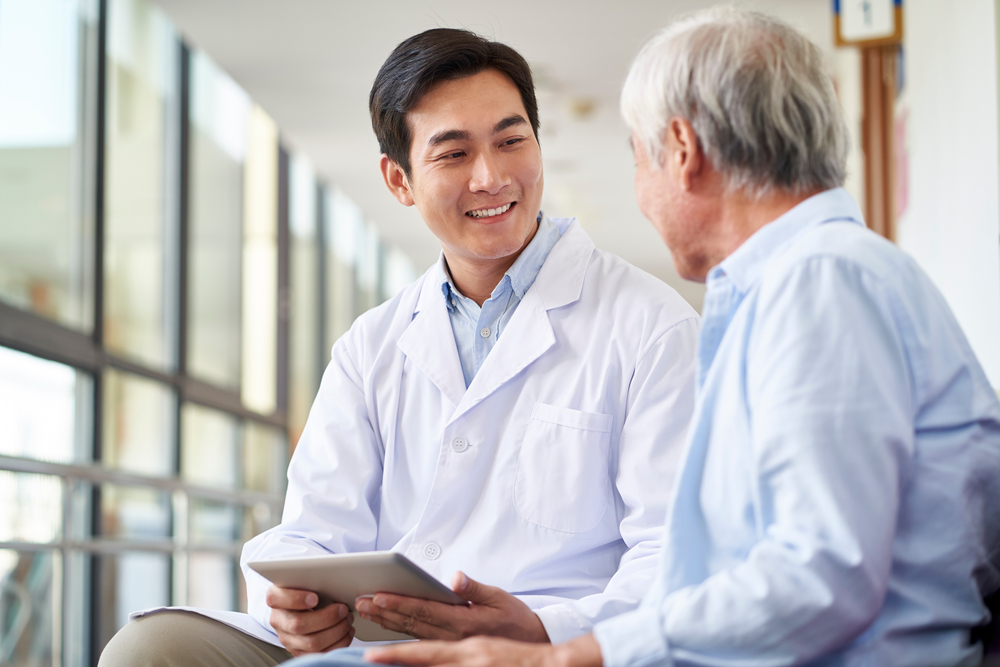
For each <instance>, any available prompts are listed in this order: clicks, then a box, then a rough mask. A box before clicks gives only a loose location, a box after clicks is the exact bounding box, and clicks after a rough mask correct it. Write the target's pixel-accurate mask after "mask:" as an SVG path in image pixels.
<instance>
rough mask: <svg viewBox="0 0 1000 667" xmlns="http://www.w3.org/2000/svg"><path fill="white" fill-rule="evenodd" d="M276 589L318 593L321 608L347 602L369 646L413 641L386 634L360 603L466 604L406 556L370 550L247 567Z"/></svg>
mask: <svg viewBox="0 0 1000 667" xmlns="http://www.w3.org/2000/svg"><path fill="white" fill-rule="evenodd" d="M247 565H249V566H250V567H251V568H253V569H254V570H255V571H257V572H259V573H260V574H261V575H263V576H264V578H265V579H267V580H268V581H270V582H271V583H272V584H274V585H276V586H281V587H282V588H298V589H300V590H306V591H313V592H315V593H316V594H317V595H319V598H320V606H325V605H326V604H330V603H331V602H341V603H343V604H345V605H347V608H348V609H350V610H351V612H352V613H353V614H354V630H355V633H354V636H355V637H357V638H358V639H361V640H363V641H387V640H394V639H397V640H398V639H413V637H411V636H410V635H407V634H403V633H400V632H393V631H392V630H385V629H383V628H382V626H380V625H379V624H377V623H372V622H371V621H366V620H365V619H363V618H361V617H360V616H358V612H357V610H356V609H355V608H354V600H355V599H356V598H359V597H365V596H369V597H370V596H373V595H375V594H376V593H395V594H396V595H406V596H408V597H412V598H421V599H423V600H433V601H434V602H444V603H447V604H466V602H465V600H463V599H462V598H460V597H459V596H458V595H456V594H455V592H454V591H452V590H451V589H450V588H448V587H447V586H445V585H444V584H442V583H441V582H440V581H438V580H437V579H435V578H434V577H432V576H431V575H430V574H428V573H427V572H426V571H425V570H423V569H421V568H420V567H419V566H418V565H416V564H415V563H414V562H413V561H411V560H410V559H409V558H407V557H406V556H404V555H403V554H400V553H396V552H394V551H367V552H360V553H353V554H330V555H328V556H311V557H307V558H286V559H282V560H263V561H254V562H251V563H247Z"/></svg>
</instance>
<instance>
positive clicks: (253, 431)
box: [243, 421, 288, 496]
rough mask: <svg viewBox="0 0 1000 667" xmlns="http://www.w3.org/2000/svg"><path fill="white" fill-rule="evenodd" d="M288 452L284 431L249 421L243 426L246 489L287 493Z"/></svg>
mask: <svg viewBox="0 0 1000 667" xmlns="http://www.w3.org/2000/svg"><path fill="white" fill-rule="evenodd" d="M286 452H287V447H286V446H285V434H284V433H282V432H281V431H280V430H279V429H276V428H274V427H272V426H265V425H263V424H257V423H255V422H249V421H248V422H247V423H246V425H245V426H244V427H243V488H245V489H249V490H251V491H262V492H264V493H273V494H275V495H279V496H280V495H284V492H285V471H286V470H287V468H288V455H287V454H286Z"/></svg>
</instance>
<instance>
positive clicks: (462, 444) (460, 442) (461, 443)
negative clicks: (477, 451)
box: [451, 436, 469, 452]
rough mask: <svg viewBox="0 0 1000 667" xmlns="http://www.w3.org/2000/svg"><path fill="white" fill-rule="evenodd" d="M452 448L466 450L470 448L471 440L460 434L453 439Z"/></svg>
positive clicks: (460, 450)
mask: <svg viewBox="0 0 1000 667" xmlns="http://www.w3.org/2000/svg"><path fill="white" fill-rule="evenodd" d="M451 448H452V449H454V450H455V451H456V452H464V451H465V450H466V449H468V448H469V441H468V440H466V439H465V438H463V437H462V436H459V437H457V438H455V439H454V440H452V441H451Z"/></svg>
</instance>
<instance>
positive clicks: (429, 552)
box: [424, 542, 441, 560]
mask: <svg viewBox="0 0 1000 667" xmlns="http://www.w3.org/2000/svg"><path fill="white" fill-rule="evenodd" d="M440 555H441V547H439V546H438V545H436V544H434V543H433V542H430V543H429V544H427V545H425V546H424V557H425V558H426V559H427V560H437V558H438V556H440Z"/></svg>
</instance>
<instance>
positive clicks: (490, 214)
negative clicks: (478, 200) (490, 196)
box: [466, 202, 517, 218]
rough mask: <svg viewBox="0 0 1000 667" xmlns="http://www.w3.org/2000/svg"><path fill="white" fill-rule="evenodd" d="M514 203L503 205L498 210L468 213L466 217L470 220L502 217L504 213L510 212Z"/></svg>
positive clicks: (491, 209) (487, 209)
mask: <svg viewBox="0 0 1000 667" xmlns="http://www.w3.org/2000/svg"><path fill="white" fill-rule="evenodd" d="M516 203H517V202H511V203H509V204H504V205H503V206H500V207H498V208H483V209H480V210H478V211H468V212H467V213H466V215H467V216H469V217H472V218H492V217H493V216H495V215H503V214H504V213H506V212H507V211H509V210H510V207H511V206H513V205H514V204H516Z"/></svg>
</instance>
